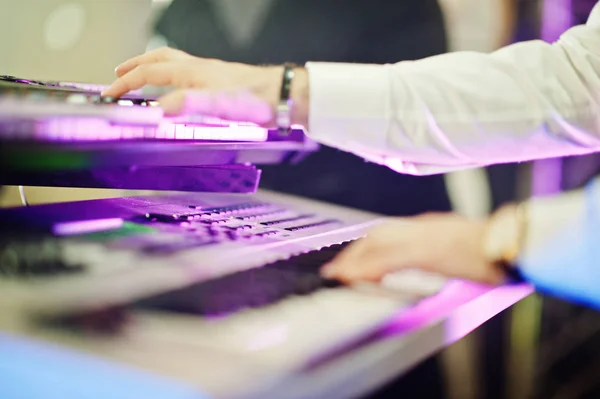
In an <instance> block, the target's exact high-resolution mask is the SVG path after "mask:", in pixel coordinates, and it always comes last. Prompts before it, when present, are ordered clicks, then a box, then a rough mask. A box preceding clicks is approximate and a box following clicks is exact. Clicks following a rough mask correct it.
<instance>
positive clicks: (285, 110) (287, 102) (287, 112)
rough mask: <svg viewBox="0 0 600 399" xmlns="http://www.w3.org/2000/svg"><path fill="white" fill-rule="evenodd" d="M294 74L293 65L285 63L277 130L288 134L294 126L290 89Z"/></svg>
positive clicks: (277, 115) (277, 114)
mask: <svg viewBox="0 0 600 399" xmlns="http://www.w3.org/2000/svg"><path fill="white" fill-rule="evenodd" d="M294 75H295V73H294V67H293V65H291V64H285V65H284V66H283V79H282V82H281V92H280V93H279V103H278V104H277V112H276V118H277V131H278V132H279V134H282V135H288V134H289V133H290V131H291V127H292V99H291V98H290V90H291V87H292V80H293V79H294Z"/></svg>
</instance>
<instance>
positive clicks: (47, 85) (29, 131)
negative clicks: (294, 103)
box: [0, 76, 268, 142]
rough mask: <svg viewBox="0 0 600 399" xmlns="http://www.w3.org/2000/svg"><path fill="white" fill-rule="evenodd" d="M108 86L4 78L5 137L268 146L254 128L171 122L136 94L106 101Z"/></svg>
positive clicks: (213, 121) (192, 119) (1, 116)
mask: <svg viewBox="0 0 600 399" xmlns="http://www.w3.org/2000/svg"><path fill="white" fill-rule="evenodd" d="M104 88H105V86H101V85H87V84H74V83H61V82H40V81H34V80H25V79H19V78H15V77H12V76H0V134H2V136H4V137H5V138H13V139H21V140H27V139H36V140H50V141H52V140H63V141H64V140H69V141H97V140H123V139H130V140H131V139H158V140H188V141H190V140H200V141H209V140H217V141H242V142H247V141H250V142H252V141H259V142H260V141H266V140H267V137H268V130H267V129H264V128H262V127H259V126H256V125H255V124H252V123H244V122H242V123H240V122H229V121H224V120H221V119H218V118H210V117H203V116H185V117H166V116H165V115H164V114H163V112H162V110H161V109H160V108H159V107H158V102H157V101H156V99H152V98H144V97H141V94H139V92H138V94H137V95H136V93H130V94H129V95H128V96H124V97H122V98H119V99H113V98H109V97H101V96H100V92H101V90H102V89H104Z"/></svg>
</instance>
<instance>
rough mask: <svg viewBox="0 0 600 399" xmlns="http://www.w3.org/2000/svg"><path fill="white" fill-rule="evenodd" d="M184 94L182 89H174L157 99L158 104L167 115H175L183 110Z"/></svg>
mask: <svg viewBox="0 0 600 399" xmlns="http://www.w3.org/2000/svg"><path fill="white" fill-rule="evenodd" d="M185 103H186V94H185V92H183V91H174V92H171V93H168V94H166V95H164V96H162V97H161V98H159V99H158V104H159V105H160V107H161V108H162V109H163V111H164V112H165V114H167V115H177V114H181V113H182V112H183V111H184V108H185Z"/></svg>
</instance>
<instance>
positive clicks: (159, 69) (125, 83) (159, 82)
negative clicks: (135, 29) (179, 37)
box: [102, 48, 307, 125]
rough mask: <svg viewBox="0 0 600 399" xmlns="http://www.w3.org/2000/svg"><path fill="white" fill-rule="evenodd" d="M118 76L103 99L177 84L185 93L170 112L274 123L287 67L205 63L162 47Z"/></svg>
mask: <svg viewBox="0 0 600 399" xmlns="http://www.w3.org/2000/svg"><path fill="white" fill-rule="evenodd" d="M115 72H116V74H117V76H118V79H117V80H116V81H115V82H114V83H113V84H112V85H111V86H110V87H109V88H108V89H106V90H105V91H104V92H103V93H102V95H103V96H106V97H115V98H118V97H120V96H122V95H124V94H126V93H127V92H129V91H131V90H137V89H140V88H142V87H144V86H146V85H152V86H173V87H175V88H177V89H183V90H177V91H174V92H172V93H170V94H168V95H166V96H165V97H163V98H162V99H160V104H161V106H162V107H163V108H164V110H165V112H166V113H168V114H179V113H196V114H201V115H205V116H214V117H218V118H222V119H226V120H234V121H246V122H253V123H257V124H260V125H272V122H273V120H274V115H275V112H274V110H275V106H276V105H277V102H278V100H279V91H280V86H281V80H282V74H283V68H282V67H279V66H271V67H259V66H252V65H245V64H238V63H231V62H224V61H220V60H214V59H204V58H198V57H194V56H191V55H189V54H187V53H184V52H183V51H179V50H174V49H171V48H161V49H158V50H154V51H151V52H148V53H146V54H143V55H140V56H138V57H135V58H132V59H130V60H128V61H126V62H124V63H123V64H121V65H119V66H118V67H117V69H116V70H115ZM300 72H301V71H300ZM299 74H300V75H301V76H300V77H299V78H298V76H296V77H297V78H298V80H300V81H302V73H299ZM297 75H298V74H297ZM294 80H295V81H296V78H294ZM305 81H306V79H305ZM300 83H302V82H300ZM295 84H296V86H300V85H301V84H300V85H299V84H298V82H295ZM304 84H307V83H304ZM292 86H294V84H293V85H292ZM292 91H294V87H292ZM297 114H298V113H297ZM300 122H301V121H300ZM295 123H299V121H296V122H295Z"/></svg>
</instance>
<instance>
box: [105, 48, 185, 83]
mask: <svg viewBox="0 0 600 399" xmlns="http://www.w3.org/2000/svg"><path fill="white" fill-rule="evenodd" d="M178 53H181V52H179V51H178V50H174V49H172V48H168V47H161V48H159V49H156V50H152V51H149V52H147V53H144V54H141V55H138V56H137V57H133V58H131V59H129V60H127V61H125V62H124V63H122V64H121V65H119V66H118V67H117V68H116V69H115V74H116V75H117V77H121V76H123V75H125V74H126V73H128V72H130V71H132V70H133V69H135V68H137V67H138V66H140V65H143V64H154V63H157V62H164V61H171V60H172V59H174V58H177V56H178V55H181V54H178Z"/></svg>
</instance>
